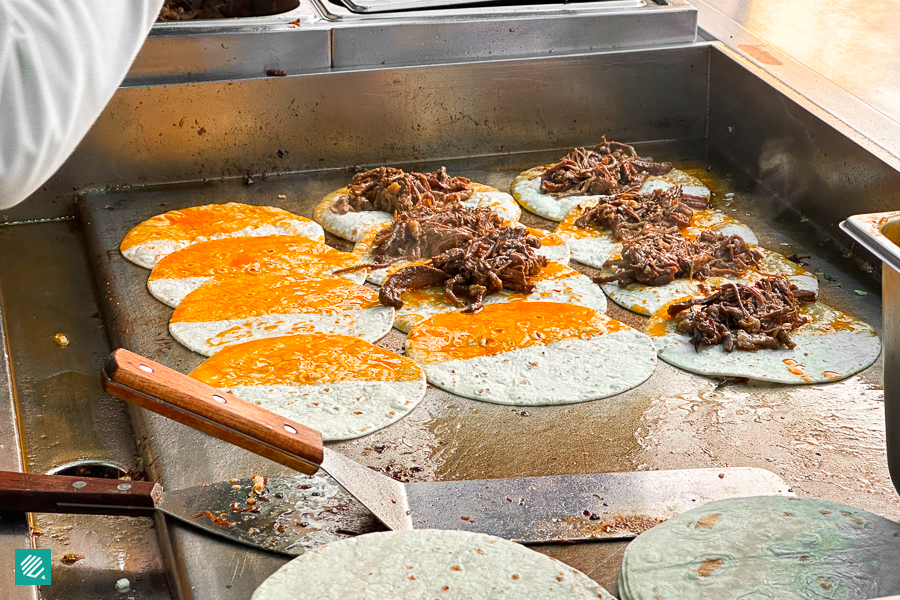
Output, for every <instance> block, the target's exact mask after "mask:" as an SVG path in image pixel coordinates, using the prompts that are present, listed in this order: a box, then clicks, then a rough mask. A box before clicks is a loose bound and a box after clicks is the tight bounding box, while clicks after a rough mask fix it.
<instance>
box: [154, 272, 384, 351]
mask: <svg viewBox="0 0 900 600" xmlns="http://www.w3.org/2000/svg"><path fill="white" fill-rule="evenodd" d="M393 323H394V309H393V308H391V307H389V306H384V305H383V304H381V303H380V302H379V301H378V294H377V293H376V292H374V291H372V290H370V289H369V288H367V287H363V286H361V285H357V284H355V283H353V282H352V281H349V280H347V279H343V278H341V277H322V278H307V277H302V276H299V277H298V276H296V275H282V274H277V273H276V274H274V275H270V274H264V275H244V276H238V277H230V278H228V279H212V280H210V281H207V282H206V283H204V284H203V285H201V286H200V287H199V288H197V289H196V290H194V291H193V292H191V293H190V294H188V295H187V296H186V297H185V298H184V300H182V301H181V304H179V305H178V308H176V309H175V312H174V313H173V314H172V318H171V320H170V321H169V332H170V333H171V334H172V337H174V338H175V339H176V340H178V342H180V343H181V344H183V345H184V346H186V347H187V348H189V349H190V350H193V351H194V352H197V353H199V354H202V355H204V356H212V355H213V354H215V353H217V352H219V351H220V350H221V349H222V348H224V347H226V346H231V345H234V344H240V343H243V342H249V341H250V340H256V339H260V338H268V337H278V336H283V335H295V334H298V333H323V334H329V335H349V336H352V337H358V338H360V339H363V340H367V341H370V342H375V341H377V340H380V339H381V338H383V337H384V336H385V335H386V334H387V333H388V332H389V331H390V330H391V326H392V325H393Z"/></svg>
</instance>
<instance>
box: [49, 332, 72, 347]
mask: <svg viewBox="0 0 900 600" xmlns="http://www.w3.org/2000/svg"><path fill="white" fill-rule="evenodd" d="M53 341H54V342H56V343H57V344H58V345H60V346H63V347H65V346H68V345H69V338H67V337H66V334H64V333H57V334H56V335H54V336H53Z"/></svg>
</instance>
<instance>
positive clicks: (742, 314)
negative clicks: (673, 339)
mask: <svg viewBox="0 0 900 600" xmlns="http://www.w3.org/2000/svg"><path fill="white" fill-rule="evenodd" d="M815 300H816V293H815V292H812V291H809V290H801V289H799V288H798V287H797V286H795V285H794V284H792V283H791V282H790V281H788V279H787V278H786V277H785V276H784V275H776V276H774V277H767V278H765V279H762V280H760V281H757V282H756V283H755V284H753V285H752V286H749V285H744V284H741V283H726V284H724V285H721V286H719V287H717V288H715V290H714V291H713V293H712V294H710V295H709V296H706V297H705V298H690V299H688V300H685V301H684V302H678V303H676V304H673V305H671V306H670V307H669V315H670V316H673V317H675V320H676V322H677V330H678V331H679V332H680V333H684V334H687V335H690V336H691V343H692V344H693V345H694V347H695V348H696V349H697V350H699V349H700V348H706V347H708V346H714V345H716V344H722V348H723V349H724V350H725V351H726V352H732V351H733V350H734V349H735V348H736V349H738V350H759V349H762V348H768V349H771V350H777V349H778V348H780V347H782V346H784V347H786V348H794V347H795V346H796V344H795V343H794V342H793V341H792V340H791V336H790V332H791V331H793V330H795V329H797V328H799V327H801V326H803V325H805V324H806V323H809V317H807V316H806V315H802V314H800V307H801V305H803V304H807V303H809V302H815Z"/></svg>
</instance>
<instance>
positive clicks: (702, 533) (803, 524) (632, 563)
mask: <svg viewBox="0 0 900 600" xmlns="http://www.w3.org/2000/svg"><path fill="white" fill-rule="evenodd" d="M898 564H900V524H898V523H895V522H893V521H890V520H888V519H885V518H884V517H880V516H878V515H875V514H872V513H869V512H866V511H863V510H860V509H858V508H854V507H852V506H847V505H844V504H837V503H835V502H830V501H827V500H816V499H812V498H785V497H783V496H759V497H753V498H731V499H728V500H718V501H716V502H710V503H709V504H705V505H703V506H701V507H698V508H695V509H693V510H690V511H688V512H685V513H682V514H680V515H678V516H676V517H673V518H672V519H669V520H668V521H666V522H665V523H662V524H661V525H657V526H656V527H654V528H653V529H650V530H649V531H647V532H645V533H642V534H641V535H640V536H639V537H638V538H637V539H635V540H634V541H633V542H631V543H630V544H629V545H628V547H627V548H626V549H625V556H624V558H623V560H622V568H621V570H620V572H619V594H620V596H621V598H622V600H682V599H684V598H698V599H705V598H710V599H715V600H737V599H738V598H742V599H747V600H751V599H752V600H756V599H759V600H762V599H764V598H773V599H774V598H777V599H778V600H811V599H813V598H823V599H824V598H840V599H841V600H865V599H867V598H880V597H883V596H892V595H894V594H900V569H898V568H897V565H898Z"/></svg>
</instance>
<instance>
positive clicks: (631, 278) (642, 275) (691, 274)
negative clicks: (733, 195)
mask: <svg viewBox="0 0 900 600" xmlns="http://www.w3.org/2000/svg"><path fill="white" fill-rule="evenodd" d="M761 259H762V253H761V252H760V251H759V250H757V249H755V248H753V247H751V246H750V245H749V244H747V243H746V242H745V241H744V240H743V238H741V237H740V236H738V235H732V236H725V235H723V234H721V233H718V232H716V231H711V230H703V231H701V232H700V235H699V236H698V237H697V239H695V240H691V239H689V238H684V237H681V236H680V235H676V234H672V233H658V232H654V233H650V234H647V235H644V236H641V237H639V238H638V239H636V240H634V241H631V242H627V243H626V244H625V245H624V246H623V248H622V257H621V258H618V259H612V260H609V261H607V263H606V265H605V266H606V267H607V268H613V269H616V272H615V273H614V274H613V275H598V276H597V277H595V278H594V281H595V282H596V283H600V284H603V283H612V282H614V281H616V282H618V283H619V286H620V287H625V286H627V285H628V284H630V283H634V282H638V283H642V284H644V285H650V286H661V285H666V284H668V283H672V282H673V281H675V280H676V279H698V280H700V281H703V280H704V279H707V278H709V277H722V276H740V275H742V274H743V273H744V272H745V271H746V270H747V269H748V268H749V267H754V266H759V261H760V260H761Z"/></svg>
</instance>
